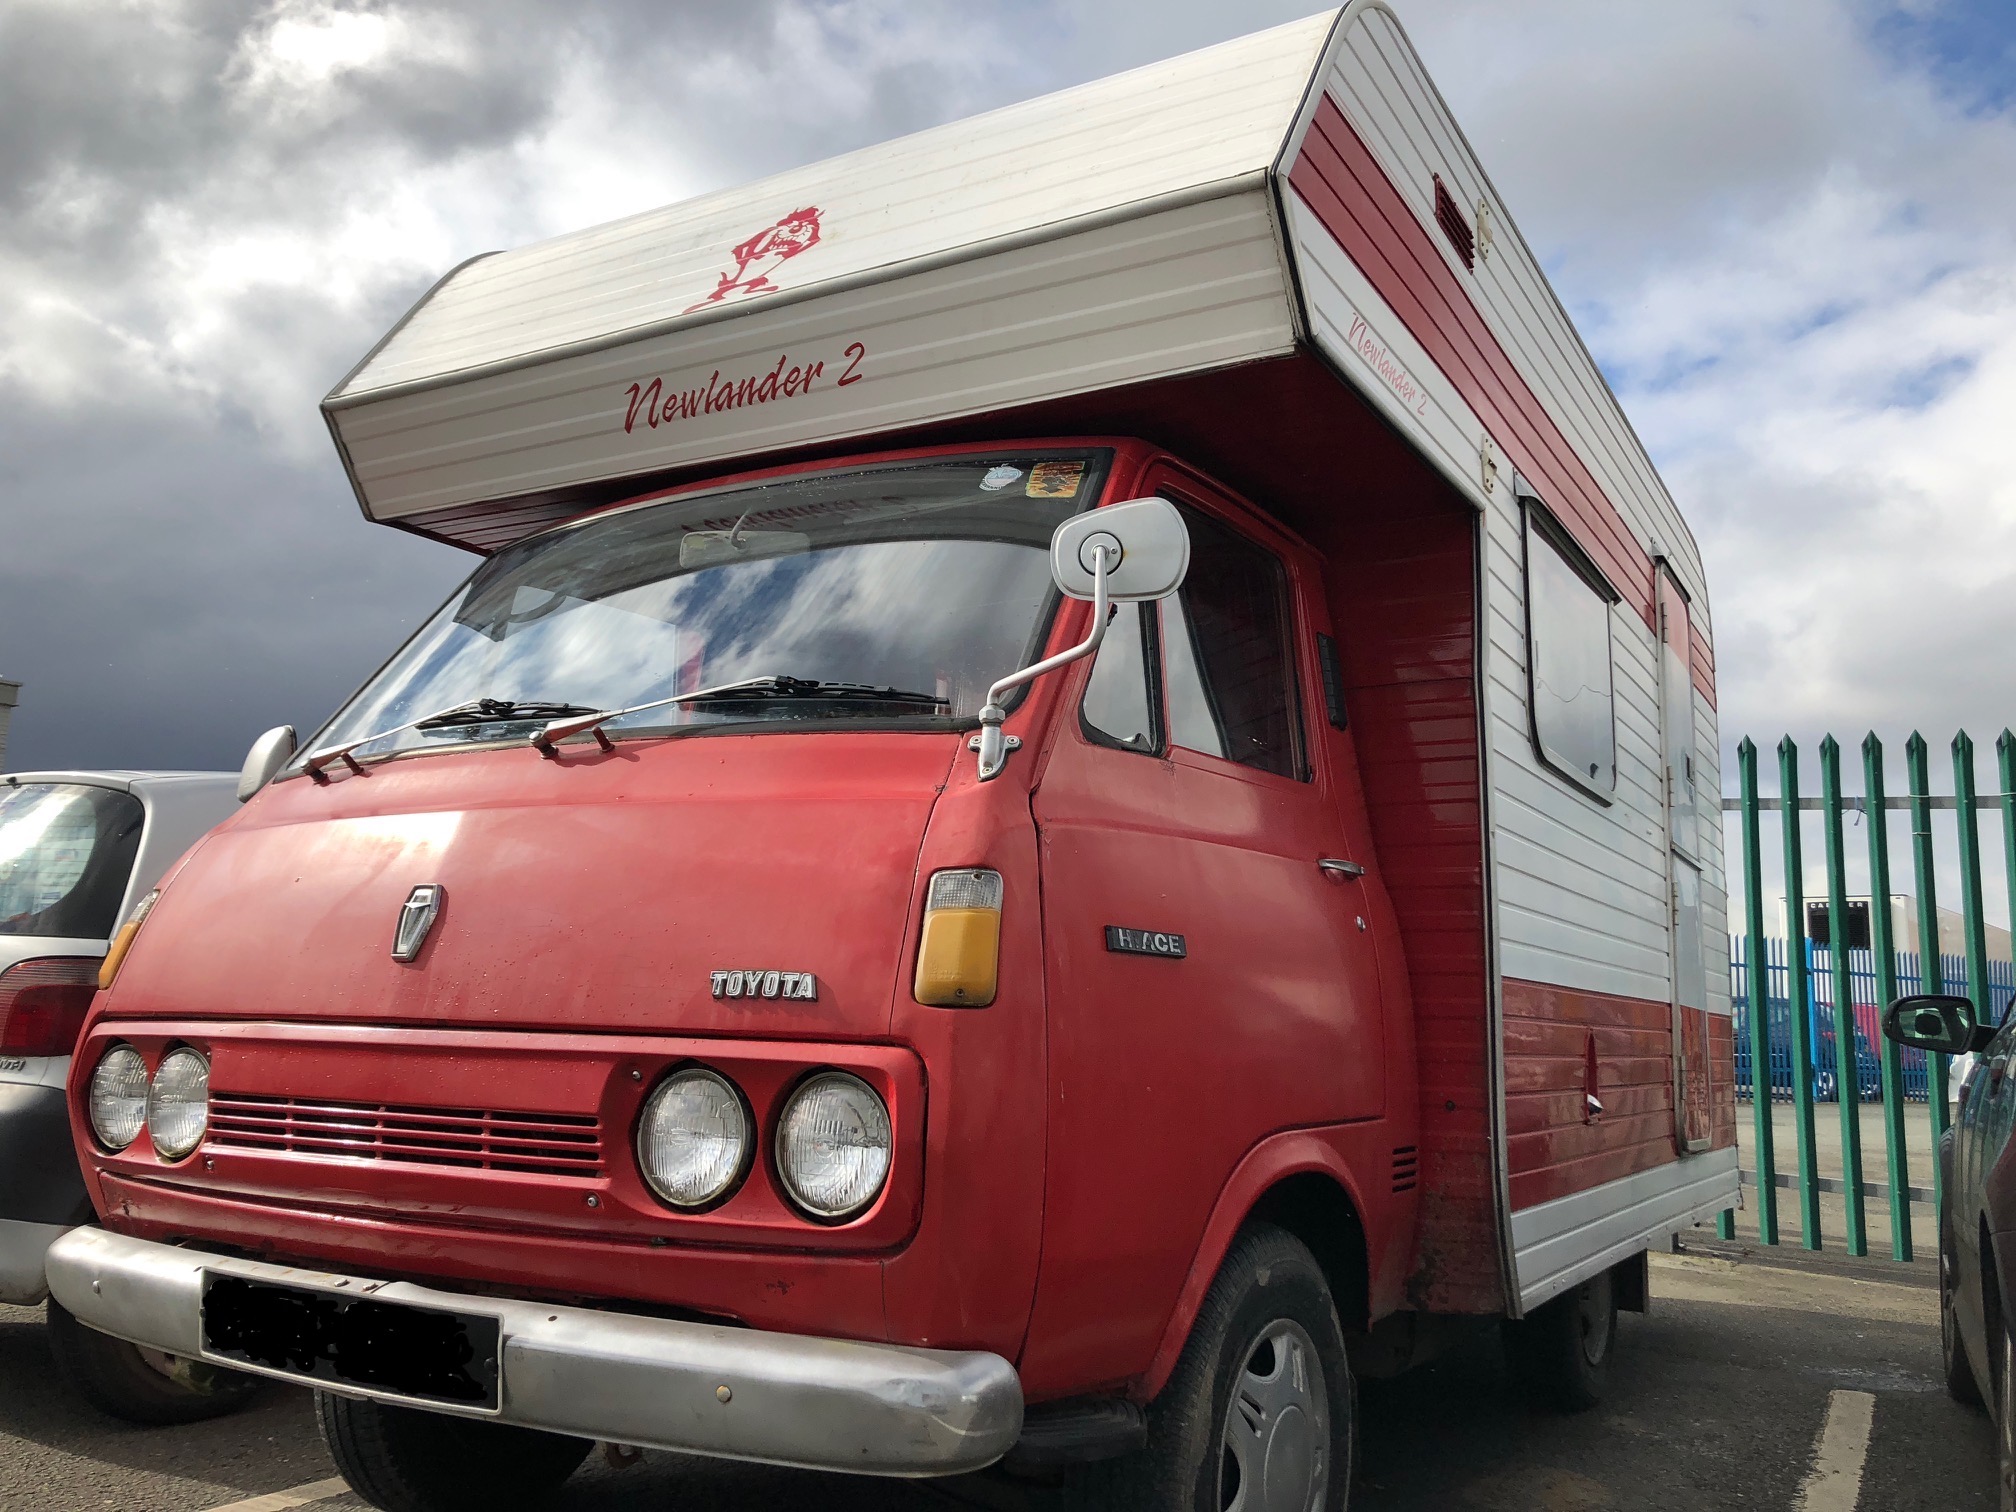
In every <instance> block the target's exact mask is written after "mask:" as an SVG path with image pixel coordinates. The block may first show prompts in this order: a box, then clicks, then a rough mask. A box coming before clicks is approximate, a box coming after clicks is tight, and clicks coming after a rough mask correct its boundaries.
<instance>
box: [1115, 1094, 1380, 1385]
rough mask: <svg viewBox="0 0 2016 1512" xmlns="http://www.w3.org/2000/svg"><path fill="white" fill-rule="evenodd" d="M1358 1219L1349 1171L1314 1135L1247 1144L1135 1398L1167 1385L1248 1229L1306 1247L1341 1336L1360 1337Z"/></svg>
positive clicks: (1365, 1270)
mask: <svg viewBox="0 0 2016 1512" xmlns="http://www.w3.org/2000/svg"><path fill="white" fill-rule="evenodd" d="M1364 1213H1365V1207H1364V1203H1363V1201H1362V1200H1361V1198H1360V1194H1359V1192H1358V1190H1357V1182H1356V1181H1355V1180H1354V1179H1353V1177H1352V1174H1351V1171H1350V1168H1349V1166H1348V1165H1347V1164H1346V1162H1345V1161H1344V1158H1343V1157H1342V1155H1341V1154H1339V1152H1338V1151H1337V1149H1336V1148H1335V1147H1334V1146H1333V1145H1332V1144H1330V1143H1329V1142H1328V1141H1327V1140H1325V1139H1324V1138H1323V1137H1322V1135H1321V1133H1320V1132H1319V1131H1314V1130H1295V1131H1292V1132H1290V1133H1286V1134H1277V1135H1274V1136H1273V1137H1272V1138H1269V1139H1266V1140H1263V1141H1261V1143H1260V1144H1258V1145H1256V1146H1254V1148H1253V1149H1252V1150H1250V1151H1249V1152H1248V1153H1247V1155H1246V1157H1245V1159H1243V1160H1242V1161H1240V1163H1239V1165H1238V1166H1237V1167H1235V1168H1234V1170H1233V1172H1232V1175H1231V1177H1230V1178H1229V1179H1228V1180H1227V1181H1226V1183H1225V1187H1224V1190H1223V1191H1221V1192H1220V1193H1219V1196H1218V1202H1217V1204H1216V1205H1215V1206H1214V1207H1213V1209H1212V1212H1211V1217H1210V1219H1209V1221H1208V1222H1206V1224H1205V1226H1204V1235H1203V1238H1202V1239H1201V1240H1200V1242H1199V1243H1198V1246H1197V1252H1196V1254H1195V1255H1194V1256H1193V1257H1192V1258H1191V1262H1190V1271H1189V1274H1188V1275H1187V1276H1186V1277H1185V1278H1184V1282H1183V1288H1182V1290H1181V1291H1180V1292H1179V1293H1178V1294H1177V1298H1176V1305H1175V1307H1174V1309H1173V1310H1172V1311H1171V1313H1170V1316H1169V1321H1168V1323H1167V1324H1166V1325H1165V1326H1164V1328H1163V1332H1162V1339H1161V1342H1160V1343H1159V1344H1158V1345H1157V1346H1156V1350H1155V1354H1154V1357H1153V1358H1152V1360H1151V1361H1150V1362H1149V1366H1148V1370H1147V1372H1146V1374H1145V1375H1144V1376H1143V1377H1142V1379H1141V1382H1140V1390H1139V1395H1140V1397H1141V1399H1142V1400H1144V1401H1147V1400H1153V1399H1154V1398H1155V1397H1156V1396H1157V1395H1159V1394H1160V1393H1161V1390H1162V1388H1163V1387H1164V1386H1165V1385H1167V1384H1168V1381H1169V1377H1170V1374H1171V1373H1172V1372H1173V1371H1174V1370H1175V1368H1176V1361H1177V1358H1178V1356H1180V1355H1181V1354H1182V1352H1183V1345H1184V1343H1185V1342H1186V1341H1187V1340H1188V1339H1189V1337H1190V1329H1191V1327H1192V1325H1193V1324H1195V1322H1196V1320H1197V1312H1198V1309H1199V1308H1200V1307H1201V1306H1202V1305H1203V1302H1204V1296H1205V1293H1206V1292H1208V1291H1209V1290H1210V1288H1211V1283H1212V1281H1213V1280H1215V1279H1216V1277H1217V1275H1218V1271H1219V1269H1220V1267H1222V1266H1223V1265H1224V1263H1225V1257H1226V1255H1227V1254H1228V1253H1229V1252H1230V1251H1231V1248H1232V1245H1233V1243H1234V1241H1235V1240H1237V1238H1238V1237H1239V1234H1240V1232H1241V1231H1242V1230H1244V1229H1245V1227H1246V1226H1247V1225H1248V1224H1250V1223H1254V1222H1264V1223H1271V1224H1274V1225H1276V1226H1277V1227H1279V1228H1282V1229H1285V1230H1287V1231H1288V1232H1289V1233H1291V1234H1293V1235H1294V1236H1295V1237H1296V1238H1298V1239H1300V1240H1301V1241H1302V1242H1303V1243H1304V1244H1306V1245H1308V1247H1309V1250H1310V1252H1311V1253H1312V1254H1313V1255H1314V1256H1315V1257H1316V1262H1317V1264H1319V1265H1320V1266H1322V1268H1323V1274H1324V1277H1325V1279H1326V1280H1327V1281H1328V1282H1329V1285H1330V1291H1331V1296H1332V1298H1333V1299H1334V1301H1335V1302H1336V1305H1337V1317H1338V1321H1339V1322H1340V1323H1341V1324H1342V1325H1343V1327H1344V1332H1345V1333H1346V1334H1347V1335H1349V1334H1353V1333H1359V1332H1363V1331H1364V1330H1365V1329H1366V1328H1367V1327H1368V1326H1369V1321H1370V1319H1369V1310H1370V1271H1369V1265H1370V1248H1369V1242H1368V1239H1367V1235H1366V1232H1365V1221H1364Z"/></svg>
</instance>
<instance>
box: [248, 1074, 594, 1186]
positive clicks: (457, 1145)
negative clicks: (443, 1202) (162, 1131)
mask: <svg viewBox="0 0 2016 1512" xmlns="http://www.w3.org/2000/svg"><path fill="white" fill-rule="evenodd" d="M208 1143H210V1144H212V1145H216V1146H220V1147H224V1148H228V1149H240V1150H263V1151H267V1152H271V1153H286V1154H294V1155H325V1156H335V1157H338V1158H340V1159H346V1160H386V1161H397V1162H400V1163H403V1164H408V1165H434V1166H453V1167H459V1168H461V1169H464V1170H482V1171H515V1172H521V1173H529V1174H532V1175H546V1176H588V1177H593V1176H600V1175H601V1174H602V1125H601V1121H600V1120H599V1119H597V1118H595V1117H594V1116H592V1115H584V1114H574V1113H503V1112H492V1111H486V1110H483V1109H477V1108H413V1107H400V1106H397V1105H395V1104H391V1103H346V1102H325V1101H321V1100H316V1099H309V1098H299V1097H260V1096H256V1095H252V1094H248V1093H235V1092H232V1093H213V1094H212V1095H211V1099H210V1132H209V1136H208Z"/></svg>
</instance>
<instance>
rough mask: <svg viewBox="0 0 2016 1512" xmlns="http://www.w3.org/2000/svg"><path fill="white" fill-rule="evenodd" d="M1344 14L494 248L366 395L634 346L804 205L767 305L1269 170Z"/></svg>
mask: <svg viewBox="0 0 2016 1512" xmlns="http://www.w3.org/2000/svg"><path fill="white" fill-rule="evenodd" d="M1333 18H1334V13H1331V14H1326V15H1321V16H1314V17H1311V18H1309V19H1307V20H1304V21H1297V22H1293V23H1290V24H1289V25H1286V26H1280V27H1275V28H1273V29H1272V30H1270V31H1264V32H1258V33H1256V34H1254V35H1252V36H1249V37H1241V38H1238V39H1236V40H1234V41H1231V42H1227V43H1225V44H1223V45H1221V46H1218V47H1213V48H1208V49H1205V50H1203V51H1201V52H1196V53H1191V54H1188V55H1186V56H1183V57H1179V58H1173V59H1170V60H1168V61H1166V62H1162V63H1156V64H1153V65H1150V66H1149V67H1146V68H1140V69H1135V70H1133V71H1131V72H1128V73H1124V74H1119V75H1115V76H1114V77H1112V78H1108V79H1100V80H1097V81H1095V82H1093V83H1090V84H1086V85H1083V86H1081V87H1079V88H1076V89H1069V90H1065V91H1062V92H1061V93H1058V94H1054V95H1050V96H1047V97H1045V98H1042V99H1037V100H1029V101H1025V102H1023V103H1021V104H1018V105H1011V106H1008V107H1006V108H1005V109H1001V110H995V111H991V112H989V113H987V114H985V115H979V116H974V117H972V118H971V119H968V120H964V121H956V122H953V123H951V124H950V125H946V126H941V127H938V128H935V129H933V130H930V131H924V132H919V133H917V134H915V135H913V136H908V137H903V138H900V139H898V140H896V141H893V142H884V143H880V144H878V145H876V146H873V147H868V148H864V149H862V150H860V151H858V152H852V153H848V154H846V155H844V156H841V157H836V158H831V159H828V160H826V161H824V162H820V163H814V164H810V165H808V166H806V167H803V168H798V169H793V170H791V171H790V172H787V173H781V174H777V175H775V176H773V177H771V178H767V179H763V180H761V181H759V182H757V183H754V184H748V185H743V186H740V187H738V188H734V189H728V190H724V191H722V192H720V193H717V194H710V195H706V196H703V197H701V198H699V199H694V200H688V201H685V202H683V203H681V204H676V205H671V206H668V207H666V208H664V209H661V210H653V211H649V212H647V213H645V214H642V215H635V216H631V217H629V218H628V219H625V220H620V221H615V222H612V223H610V224H608V225H604V226H598V227H594V228H592V229H590V230H586V231H581V232H576V233H574V234H572V235H568V236H562V237H558V238H556V239H554V240H551V241H547V242H542V243H539V244H538V245H535V246H531V247H525V248H520V249H518V250H515V251H510V252H503V253H499V254H496V255H495V256H491V257H486V258H484V259H482V260H480V261H478V262H475V263H472V264H470V265H468V266H467V267H465V268H463V269H460V270H458V271H457V272H456V273H455V274H454V275H453V276H452V277H451V278H449V279H448V280H447V281H446V282H445V283H444V284H443V285H442V286H441V287H440V288H438V289H436V290H435V291H434V292H433V294H431V295H430V296H429V297H428V299H427V300H426V301H425V302H424V303H423V304H422V306H421V307H420V308H419V309H418V310H417V311H415V312H414V314H413V316H412V317H411V318H410V319H409V320H408V321H407V322H406V324H405V325H404V326H403V327H402V328H401V329H400V330H399V331H398V332H397V333H396V334H395V335H394V336H393V337H392V338H391V339H390V340H389V341H388V342H387V343H386V344H385V345H384V346H383V348H382V349H381V350H380V351H378V352H377V353H375V354H374V355H373V357H372V358H371V360H370V361H369V362H367V363H366V364H364V366H363V367H362V368H361V369H360V370H359V371H358V372H357V373H356V374H354V375H353V376H352V377H351V378H350V379H349V380H348V381H347V382H346V383H345V384H344V385H343V387H342V388H341V389H339V390H338V391H337V395H335V396H333V397H336V398H338V399H341V398H347V397H354V396H357V395H360V394H364V393H368V392H371V391H374V390H378V389H382V388H386V387H388V386H391V385H396V384H403V383H411V382H416V381H425V380H429V379H434V378H438V377H440V376H442V375H443V374H449V373H457V372H464V371H467V370H470V369H474V368H481V367H484V366H486V365H489V364H494V363H500V362H509V361H512V360H514V359H523V358H526V357H530V356H532V355H534V354H539V353H547V352H552V351H555V350H560V349H565V348H568V347H570V346H574V345H577V344H580V343H584V342H594V341H597V340H606V339H609V338H613V337H619V336H620V335H621V334H622V333H624V332H632V331H638V330H639V329H640V328H645V327H652V326H655V325H657V324H660V323H662V322H665V321H668V320H678V319H680V318H681V317H683V316H686V315H689V314H690V315H694V316H695V317H696V318H704V317H707V316H710V315H714V314H718V313H719V312H720V310H722V309H726V308H734V309H744V308H748V307H749V306H748V302H746V301H745V303H743V304H735V303H733V302H732V301H734V300H739V299H744V297H745V293H746V291H745V290H744V289H741V288H738V289H736V290H734V291H732V292H731V293H730V294H729V295H728V296H727V300H726V301H724V302H719V303H710V302H709V301H710V298H711V297H712V296H716V295H718V294H720V293H721V289H722V284H721V281H722V279H723V278H724V276H725V277H729V278H733V277H735V276H736V275H737V272H738V260H737V258H736V257H735V256H734V255H733V249H735V248H737V247H738V246H742V245H744V244H745V243H747V242H748V240H749V239H750V238H751V237H755V236H760V235H761V233H763V232H764V231H765V230H767V229H768V228H771V227H773V226H775V225H776V224H778V223H779V222H780V221H781V220H783V219H784V218H786V217H790V216H793V215H794V214H797V213H798V212H803V211H808V210H809V211H811V212H813V216H814V219H813V220H812V221H810V222H806V221H800V222H799V223H798V224H797V226H796V227H795V229H794V232H793V234H792V235H791V236H789V237H787V239H786V242H787V244H788V245H789V250H785V251H783V253H782V255H781V256H776V255H770V256H767V257H766V256H759V257H755V258H754V259H753V261H751V262H750V263H749V266H748V268H747V269H746V271H748V272H751V273H757V274H761V275H762V276H763V278H764V285H759V286H756V287H757V290H758V292H757V293H756V294H755V296H754V301H753V302H754V303H756V304H760V303H761V302H762V300H763V299H764V298H774V297H775V294H772V293H768V292H765V290H764V286H765V285H767V286H768V288H769V289H774V290H775V291H777V292H779V293H786V294H788V293H792V292H808V291H810V290H813V289H815V288H817V287H818V286H820V285H824V284H831V283H835V282H838V281H846V280H858V279H860V278H863V277H867V276H872V275H875V274H876V273H877V272H878V271H887V272H893V271H895V270H897V269H898V268H900V267H901V266H902V265H904V264H908V263H913V262H917V261H919V260H926V259H931V258H934V257H936V258H943V257H947V256H956V255H960V254H961V252H962V249H964V250H965V251H968V252H979V251H981V250H984V249H986V248H987V247H988V245H989V244H991V243H994V242H997V241H999V240H1000V239H1002V238H1007V237H1017V236H1027V235H1030V234H1032V233H1039V232H1041V231H1042V229H1043V228H1046V227H1060V228H1061V227H1063V226H1065V225H1066V224H1067V223H1069V222H1072V221H1075V220H1078V219H1081V218H1083V217H1087V216H1094V215H1099V214H1102V213H1109V212H1113V211H1116V210H1118V209H1120V208H1121V207H1126V206H1131V205H1141V206H1144V207H1146V206H1148V205H1149V204H1151V202H1153V201H1156V200H1159V199H1165V198H1169V197H1171V196H1182V195H1186V194H1191V193H1194V192H1196V191H1198V190H1200V189H1203V188H1205V187H1206V186H1209V185H1213V184H1219V183H1223V182H1225V181H1227V180H1231V179H1237V178H1240V177H1242V176H1245V175H1248V174H1252V173H1257V172H1261V171H1263V170H1265V169H1266V167H1267V166H1268V164H1269V163H1270V162H1271V161H1272V160H1273V157H1274V154H1275V152H1276V151H1277V150H1278V148H1279V147H1280V144H1281V140H1282V138H1283V137H1284V136H1285V135H1286V133H1287V131H1288V127H1289V125H1290V123H1291V122H1292V121H1293V119H1294V115H1295V111H1296V108H1297V106H1298V105H1299V104H1300V103H1301V99H1302V96H1303V93H1304V90H1305V89H1306V87H1307V84H1308V80H1309V78H1310V75H1311V74H1312V73H1313V72H1314V71H1315V68H1316V63H1317V60H1318V57H1319V56H1320V54H1321V50H1322V47H1323V43H1324V39H1325V38H1326V36H1327V35H1328V33H1329V30H1330V26H1331V23H1332V20H1333Z"/></svg>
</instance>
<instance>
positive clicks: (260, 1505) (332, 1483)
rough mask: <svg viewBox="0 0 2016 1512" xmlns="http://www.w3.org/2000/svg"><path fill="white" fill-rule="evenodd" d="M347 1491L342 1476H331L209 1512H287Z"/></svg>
mask: <svg viewBox="0 0 2016 1512" xmlns="http://www.w3.org/2000/svg"><path fill="white" fill-rule="evenodd" d="M349 1489H350V1486H349V1483H348V1482H346V1481H345V1480H344V1479H343V1477H342V1476H340V1475H332V1476H330V1477H329V1479H327V1480H319V1481H310V1482H309V1483H308V1484H307V1485H305V1486H296V1487H295V1488H294V1489H293V1490H291V1491H268V1492H267V1493H266V1494H265V1495H264V1496H253V1497H247V1498H246V1499H245V1500H244V1501H235V1502H226V1503H224V1505H223V1506H221V1507H212V1508H210V1509H209V1512H287V1509H288V1508H289V1507H305V1506H307V1505H308V1504H309V1503H310V1502H319V1501H328V1500H329V1499H330V1498H331V1497H333V1496H341V1495H342V1494H343V1493H344V1492H346V1491H348V1490H349Z"/></svg>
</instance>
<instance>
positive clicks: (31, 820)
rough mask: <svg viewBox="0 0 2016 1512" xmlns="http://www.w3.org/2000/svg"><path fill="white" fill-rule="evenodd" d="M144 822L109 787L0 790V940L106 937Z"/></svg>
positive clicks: (135, 805)
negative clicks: (1, 937) (2, 937)
mask: <svg viewBox="0 0 2016 1512" xmlns="http://www.w3.org/2000/svg"><path fill="white" fill-rule="evenodd" d="M145 818H146V815H145V812H144V810H142V808H141V807H140V800H139V799H137V798H135V797H134V796H133V795H132V794H131V793H119V792H114V791H113V790H112V789H110V788H101V787H86V786H85V785H83V784H82V783H71V782H24V783H22V784H20V785H19V786H9V787H0V935H36V936H41V937H56V938H62V939H70V940H103V939H108V938H110V936H111V934H112V931H113V929H114V928H115V927H116V926H117V924H118V922H119V920H118V914H119V901H120V899H121V898H123V897H125V895H126V879H127V877H128V876H129V875H130V874H131V873H132V870H133V856H134V853H135V852H137V851H138V850H139V848H140V829H141V826H142V824H143V823H144V822H145Z"/></svg>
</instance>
